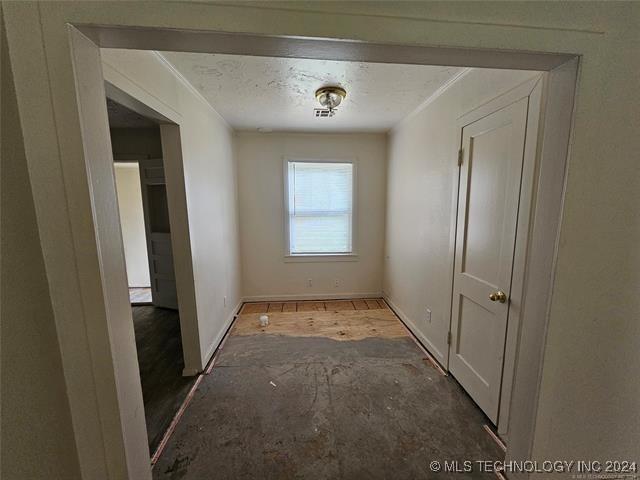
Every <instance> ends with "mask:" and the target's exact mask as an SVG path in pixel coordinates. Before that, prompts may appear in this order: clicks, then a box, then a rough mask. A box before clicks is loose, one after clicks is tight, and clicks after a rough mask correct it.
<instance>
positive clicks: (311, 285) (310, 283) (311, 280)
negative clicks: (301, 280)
mask: <svg viewBox="0 0 640 480" xmlns="http://www.w3.org/2000/svg"><path fill="white" fill-rule="evenodd" d="M307 287H313V279H311V278H310V279H308V280H307Z"/></svg>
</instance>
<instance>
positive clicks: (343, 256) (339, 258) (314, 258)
mask: <svg viewBox="0 0 640 480" xmlns="http://www.w3.org/2000/svg"><path fill="white" fill-rule="evenodd" d="M284 261H285V263H289V262H298V263H313V262H357V261H358V255H356V254H355V253H332V254H326V255H325V254H312V255H308V254H299V255H285V257H284Z"/></svg>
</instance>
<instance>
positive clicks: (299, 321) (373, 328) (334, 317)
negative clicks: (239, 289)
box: [231, 307, 408, 341]
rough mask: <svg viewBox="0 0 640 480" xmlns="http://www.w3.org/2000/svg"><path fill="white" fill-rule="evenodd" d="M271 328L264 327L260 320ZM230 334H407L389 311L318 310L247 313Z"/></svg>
mask: <svg viewBox="0 0 640 480" xmlns="http://www.w3.org/2000/svg"><path fill="white" fill-rule="evenodd" d="M262 315H267V316H268V317H269V325H267V326H266V327H262V326H261V325H260V317H261V316H262ZM231 335H288V336H292V337H325V338H331V339H333V340H343V341H345V340H361V339H363V338H399V337H407V336H408V333H407V331H406V330H405V328H404V327H403V326H402V324H401V323H400V322H399V321H398V319H397V318H396V316H395V315H394V313H393V312H392V311H391V310H390V309H389V308H386V307H385V308H378V309H376V310H355V309H352V310H315V311H297V312H275V313H273V312H267V313H244V314H241V315H239V316H238V318H237V319H236V322H235V325H234V327H233V329H232V330H231Z"/></svg>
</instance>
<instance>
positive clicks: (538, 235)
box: [72, 27, 576, 456]
mask: <svg viewBox="0 0 640 480" xmlns="http://www.w3.org/2000/svg"><path fill="white" fill-rule="evenodd" d="M96 29H97V30H99V31H100V35H97V34H96ZM107 30H109V29H108V27H106V28H105V27H87V29H86V30H85V31H84V32H85V33H86V35H87V36H82V35H80V34H78V36H77V37H75V38H74V39H72V43H73V41H77V42H78V43H81V44H82V46H83V47H85V48H84V49H83V50H81V49H77V50H74V51H75V52H76V53H77V57H76V58H75V61H76V62H81V61H82V60H86V61H87V62H88V63H91V62H95V65H94V66H95V67H96V68H97V70H99V56H98V51H97V48H98V45H96V44H95V43H93V41H92V40H90V39H97V38H100V42H102V43H103V44H104V43H107V44H108V43H109V38H111V39H112V40H113V39H115V38H116V37H117V34H115V36H111V37H110V36H109V32H108V31H107ZM103 33H106V35H101V34H103ZM111 33H113V32H111ZM144 33H145V32H144V31H142V30H140V29H138V30H136V31H135V32H134V33H133V34H132V35H131V36H129V37H127V39H126V40H125V41H120V42H115V43H114V44H111V46H114V45H115V44H117V45H118V46H123V43H124V44H126V43H127V42H130V44H128V45H127V46H128V47H129V48H135V45H136V38H137V37H136V36H137V35H144ZM155 33H157V32H155ZM180 34H181V35H183V34H184V32H180ZM187 35H188V34H187ZM203 35H204V36H205V37H207V36H208V33H206V32H205V33H204V34H203V32H198V38H199V39H200V41H201V40H202V39H203ZM212 35H215V33H212ZM72 36H73V33H72ZM181 38H182V40H183V41H184V39H185V37H181ZM225 38H226V39H227V40H228V38H227V37H225ZM138 40H139V38H138ZM244 40H249V43H250V42H251V39H249V38H248V37H244ZM253 40H254V41H256V42H259V44H260V46H261V49H262V50H261V52H262V53H261V54H263V55H264V52H265V49H266V50H269V48H270V47H269V45H271V47H273V48H275V50H274V51H273V52H274V55H276V56H277V54H278V52H281V51H282V50H279V49H278V48H276V47H274V45H277V47H282V46H283V45H289V42H293V44H296V42H298V43H297V47H298V50H297V51H298V55H300V56H304V55H302V54H301V53H300V52H305V48H308V50H307V51H306V54H307V55H312V56H313V57H314V58H319V59H323V58H324V57H327V56H328V57H329V58H332V59H334V60H335V59H338V60H340V59H343V60H348V59H349V57H353V56H354V55H356V56H357V57H359V59H361V60H362V59H365V60H366V59H369V60H370V61H374V62H376V61H377V62H383V63H385V62H386V63H390V58H394V62H398V61H407V63H411V62H409V61H408V59H410V58H411V57H412V55H413V63H419V64H427V65H428V64H431V63H432V62H430V61H429V60H426V59H425V58H429V52H431V54H432V55H433V54H434V51H433V50H432V49H428V48H427V49H425V50H424V51H423V50H420V55H418V56H419V57H421V60H420V61H418V60H416V56H415V54H416V51H415V50H413V49H408V53H407V51H403V50H402V48H403V47H402V46H393V45H383V46H376V48H374V49H371V48H369V47H370V45H366V46H365V47H366V48H363V49H361V50H359V48H358V44H357V43H354V44H353V45H351V44H350V47H352V48H348V49H342V47H344V45H345V44H344V42H333V41H332V40H317V39H290V38H280V37H270V38H269V39H267V40H265V39H264V38H262V37H260V38H258V39H256V38H254V39H253ZM96 41H98V40H96ZM198 41H199V40H198V39H197V38H196V39H195V40H194V42H195V43H197V42H198ZM316 41H318V42H320V43H321V44H322V45H323V46H325V47H327V49H325V50H321V51H320V53H318V52H319V50H316V49H313V48H309V46H310V44H314V42H316ZM205 43H206V46H205V44H202V45H201V46H200V47H198V48H199V49H201V50H202V51H209V52H211V50H215V48H212V47H211V45H217V47H216V48H220V49H222V50H226V53H232V51H233V50H234V48H236V47H234V46H233V45H231V46H230V44H229V42H228V41H227V42H222V43H216V42H215V40H214V39H212V38H210V37H207V42H205ZM325 43H326V45H325ZM338 44H340V45H338ZM144 45H145V46H146V47H147V48H148V45H149V44H148V43H145V44H144ZM243 45H244V46H243V47H242V48H244V49H245V51H246V48H247V43H246V42H245V43H244V44H243ZM305 45H306V47H305ZM289 46H291V45H289ZM316 46H317V45H316ZM378 47H380V48H378ZM72 48H74V47H72ZM190 48H194V47H193V43H192V44H191V47H190ZM394 48H396V49H399V50H396V51H397V52H400V53H399V55H398V56H396V57H390V56H389V54H390V52H391V51H393V49H394ZM436 50H437V52H436V53H439V54H442V51H441V49H436ZM289 51H290V50H289ZM313 52H316V53H313ZM354 52H355V53H354ZM411 52H413V53H411ZM211 53H213V52H211ZM447 53H448V54H450V55H451V58H452V60H451V62H450V64H452V65H475V66H480V67H499V68H505V67H507V68H508V67H512V68H515V67H516V66H518V65H519V66H520V67H523V66H524V65H525V64H526V68H528V69H531V70H547V71H550V72H551V73H548V74H546V75H548V76H547V85H546V89H547V96H546V99H545V106H546V107H548V112H547V113H553V115H548V116H547V115H545V117H544V120H543V121H544V122H545V124H546V125H545V127H546V128H544V135H539V136H538V138H537V140H538V142H537V147H538V149H537V154H536V156H537V161H538V163H539V167H540V168H539V169H538V172H539V173H540V176H539V177H538V179H537V180H538V182H537V183H538V184H543V188H540V189H539V192H542V195H538V196H537V197H536V211H539V210H542V211H544V207H549V208H550V210H553V212H556V213H557V212H558V211H559V207H560V202H561V199H562V186H561V183H562V181H561V178H562V172H563V171H564V160H565V157H566V142H567V140H568V135H569V131H570V120H571V109H570V108H569V110H568V111H567V110H566V105H567V103H568V104H569V105H571V104H572V99H573V88H574V85H575V71H576V63H575V61H572V59H571V58H559V57H558V56H548V57H547V56H546V55H544V54H532V56H531V57H530V59H531V63H527V61H528V60H529V58H528V57H527V55H524V54H518V55H517V57H514V58H510V57H509V55H508V54H506V53H505V54H504V55H497V56H496V55H495V52H488V53H487V54H486V55H484V56H483V55H479V56H478V55H476V56H474V55H471V54H470V53H469V52H468V51H453V50H449V51H447ZM381 55H382V57H381ZM523 55H524V56H523ZM283 56H286V55H283ZM497 57H500V58H497ZM438 58H441V57H438ZM433 63H437V62H433ZM93 73H95V69H94V70H93ZM75 74H76V80H77V81H78V83H79V84H84V83H83V82H82V81H80V80H86V78H84V77H86V75H87V72H86V69H76V70H75ZM92 80H95V78H92V79H89V80H88V83H91V81H92ZM554 95H559V96H560V97H562V98H563V99H564V103H562V102H561V104H562V105H563V108H565V110H564V111H563V112H558V111H556V110H554V109H557V108H558V106H557V105H553V102H551V101H550V100H549V99H550V98H553V97H554ZM89 96H90V95H87V91H86V90H84V91H81V92H80V94H79V99H78V101H79V103H81V104H82V103H83V102H85V101H86V102H87V103H90V102H91V100H90V99H89ZM567 99H569V100H568V101H567ZM87 118H88V117H87V116H85V118H84V125H83V129H87V128H89V127H90V126H91V124H92V120H91V119H89V121H87ZM94 120H95V119H94ZM554 122H555V123H556V124H558V123H559V124H561V125H562V128H560V129H557V128H556V129H554V128H553V127H554ZM555 126H557V125H555ZM95 132H98V134H99V132H100V129H99V128H98V129H96V130H95ZM95 132H94V133H95ZM547 135H548V136H549V137H547ZM85 137H86V135H85ZM89 147H91V146H90V145H89ZM89 147H87V148H89ZM89 153H90V152H89ZM452 153H453V151H452ZM453 157H454V158H455V157H457V155H456V154H454V155H453ZM456 168H457V164H456ZM550 173H551V174H550ZM102 193H104V194H105V195H108V194H109V193H110V192H109V191H108V189H106V190H104V191H102ZM545 213H546V212H545ZM557 221H558V218H557V217H556V216H555V215H549V216H548V217H547V216H545V215H541V216H537V215H536V216H535V218H534V221H533V224H532V225H529V228H528V232H529V234H530V238H531V240H532V241H531V242H530V244H531V245H532V248H531V250H530V251H529V252H528V256H527V257H528V264H527V266H528V267H530V269H529V270H528V276H529V277H530V278H531V277H532V276H535V277H536V278H537V279H538V281H532V282H529V283H527V285H526V288H527V290H528V292H529V293H531V290H535V289H536V288H537V289H539V292H538V293H539V296H538V298H542V299H543V301H542V302H540V303H539V304H538V305H541V304H544V305H546V303H547V300H548V295H549V292H550V290H549V288H550V285H549V284H548V282H547V281H545V280H543V278H544V279H548V278H549V276H548V275H547V273H548V271H549V269H551V268H552V264H550V263H548V262H539V263H536V262H533V261H531V259H532V258H536V257H542V260H547V259H549V258H551V259H552V258H553V255H554V248H553V246H554V242H553V241H551V242H549V239H550V238H552V239H555V234H556V233H557V225H558V223H557ZM101 234H104V235H105V238H107V239H109V238H110V237H109V234H108V232H101ZM111 240H113V238H111ZM342 261H344V260H342ZM551 263H552V262H551ZM532 273H534V274H536V275H532ZM537 274H540V275H539V276H538V275H537ZM307 284H308V286H309V287H311V286H312V284H313V282H308V283H307ZM335 285H339V282H337V283H335ZM385 293H386V292H385ZM389 294H390V297H392V296H393V295H394V292H393V291H391V292H389ZM273 300H274V301H275V300H276V299H275V298H274V299H273ZM537 311H538V310H537V306H535V305H530V304H525V305H524V307H523V311H522V312H521V316H522V317H523V318H524V317H526V318H533V319H534V323H532V324H529V325H527V328H524V329H523V330H522V335H521V340H522V341H521V343H520V348H519V350H520V352H522V351H529V352H534V354H533V355H532V356H531V357H529V358H531V359H533V360H534V361H531V362H528V365H522V364H521V363H520V364H519V365H518V367H519V370H520V369H522V371H519V372H517V373H516V377H519V378H516V381H515V387H514V393H513V399H512V402H511V403H512V407H513V408H514V409H515V408H516V407H517V408H526V407H527V406H526V405H525V406H523V405H522V401H523V397H526V398H527V399H530V398H531V397H532V396H533V398H537V385H536V384H534V383H527V382H526V381H524V382H523V379H526V378H527V377H530V376H531V375H535V374H536V372H538V371H539V368H540V362H539V360H540V357H539V355H540V352H539V349H538V352H537V353H536V346H539V345H540V342H542V339H543V335H542V332H543V330H544V326H545V318H546V317H545V316H544V315H541V316H540V317H539V318H538V317H536V316H535V315H532V313H536V312H537ZM398 314H399V315H400V316H401V318H402V317H403V316H404V317H406V318H407V319H408V320H410V319H411V317H418V315H417V314H414V312H410V314H409V315H407V314H406V312H405V313H404V314H401V313H400V310H398ZM420 318H423V317H422V314H420ZM403 320H404V318H403ZM407 323H408V324H410V321H407ZM532 328H533V330H531V329H532ZM115 353H117V352H115ZM536 355H538V356H536ZM202 358H209V357H208V356H207V355H204V356H202V357H201V359H202ZM114 359H115V361H116V362H117V361H118V360H119V359H120V360H122V358H121V357H118V355H114ZM123 361H124V360H123ZM116 371H120V370H119V369H116ZM274 383H275V382H274ZM135 406H136V405H133V404H131V405H129V404H127V405H122V407H123V408H125V410H126V412H125V413H129V414H130V413H131V409H132V408H133V407H135ZM125 416H127V415H125ZM518 419H519V421H520V423H521V424H520V425H518V426H517V428H516V429H515V430H514V433H513V435H514V436H515V437H517V438H519V440H520V443H519V445H520V447H522V446H523V445H524V448H526V445H525V444H526V443H527V438H530V435H531V434H532V431H531V428H532V425H531V423H530V421H531V419H530V418H529V416H527V415H518ZM124 430H126V428H124ZM133 430H135V431H136V432H137V427H136V428H133V429H132V431H133ZM516 430H517V431H516ZM123 435H124V436H125V437H126V438H129V437H128V436H127V435H126V432H125V433H123ZM134 437H135V435H134ZM508 454H509V451H508ZM525 456H526V454H525Z"/></svg>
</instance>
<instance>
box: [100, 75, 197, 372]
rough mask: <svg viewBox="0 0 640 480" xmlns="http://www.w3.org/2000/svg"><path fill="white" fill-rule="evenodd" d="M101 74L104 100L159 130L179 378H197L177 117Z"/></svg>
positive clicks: (123, 157)
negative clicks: (180, 363) (179, 353)
mask: <svg viewBox="0 0 640 480" xmlns="http://www.w3.org/2000/svg"><path fill="white" fill-rule="evenodd" d="M104 73H105V77H109V78H108V79H105V81H104V88H105V95H106V97H108V98H110V99H111V100H113V101H115V102H118V103H119V104H121V105H123V106H125V107H126V108H128V109H129V110H132V111H134V112H136V113H138V114H140V115H142V116H144V117H148V118H151V119H153V120H154V121H155V122H157V123H158V128H159V129H160V143H161V150H162V163H163V167H164V175H165V182H166V188H167V201H168V206H169V225H170V228H171V249H172V253H173V263H174V270H175V276H176V291H177V294H178V316H179V317H180V335H181V338H182V356H183V359H184V369H183V370H182V375H184V376H193V375H197V374H198V373H200V372H201V371H202V370H203V369H204V367H205V365H204V364H203V361H202V357H201V355H200V351H201V348H200V334H199V327H198V312H197V308H196V294H195V280H194V275H193V264H192V257H191V234H190V232H189V215H188V210H187V194H186V188H185V179H184V169H183V164H182V139H181V136H180V121H181V119H180V117H179V116H175V117H174V116H172V112H171V111H165V113H164V114H163V113H160V112H158V111H157V110H156V108H155V107H157V105H156V103H155V102H157V99H156V98H155V97H153V96H151V95H149V94H148V93H147V92H145V91H141V90H136V89H135V88H131V89H129V90H128V91H125V90H123V89H122V88H120V87H123V88H126V85H122V84H121V82H118V78H117V77H113V76H112V75H109V74H108V72H106V71H105V72H104ZM116 83H118V85H116ZM112 156H113V157H114V161H117V162H138V163H139V162H140V161H142V160H149V158H150V157H149V156H148V155H142V154H135V153H133V154H127V153H121V154H117V155H113V153H112ZM143 197H144V195H143ZM143 201H144V198H143ZM145 215H146V206H145ZM145 222H146V218H145ZM145 228H146V226H145ZM147 241H148V239H147ZM123 248H124V247H123ZM149 268H151V267H149ZM132 321H133V320H132Z"/></svg>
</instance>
